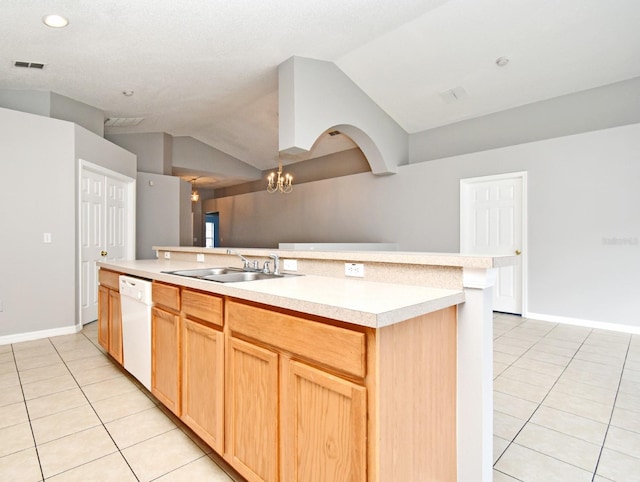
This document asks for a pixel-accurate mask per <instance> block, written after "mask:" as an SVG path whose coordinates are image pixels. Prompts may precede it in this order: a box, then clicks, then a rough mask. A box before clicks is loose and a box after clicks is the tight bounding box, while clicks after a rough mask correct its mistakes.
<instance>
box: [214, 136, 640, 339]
mask: <svg viewBox="0 0 640 482" xmlns="http://www.w3.org/2000/svg"><path fill="white" fill-rule="evenodd" d="M516 171H528V173H529V185H528V189H529V198H528V204H529V224H528V231H529V292H528V295H529V311H530V312H533V313H539V314H544V315H555V316H562V317H568V318H576V319H581V320H592V321H601V322H610V323H622V324H627V325H633V326H636V327H640V318H639V317H638V316H637V313H636V307H635V300H636V299H637V293H640V275H639V274H638V273H639V272H640V244H639V242H638V239H639V238H640V212H639V211H640V208H639V206H640V189H638V184H639V181H640V124H634V125H629V126H624V127H617V128H612V129H604V130H600V131H594V132H588V133H584V134H577V135H573V136H566V137H560V138H555V139H549V140H543V141H538V142H532V143H528V144H521V145H517V146H511V147H504V148H500V149H494V150H487V151H483V152H477V153H471V154H465V155H460V156H455V157H450V158H446V159H440V160H435V161H430V162H421V163H417V164H412V165H407V166H401V167H400V168H399V172H398V174H396V175H393V176H388V177H375V176H373V175H371V174H370V173H363V174H356V175H353V176H347V177H342V178H336V179H330V180H323V181H318V182H312V183H307V184H303V185H299V186H295V188H294V191H293V193H292V194H289V195H276V194H268V193H266V192H258V193H250V194H244V195H239V196H233V197H228V198H220V199H214V200H209V201H205V203H204V211H207V212H210V211H218V212H219V213H220V223H221V224H220V229H221V236H222V244H223V245H224V246H254V247H256V246H264V247H276V246H277V244H278V243H279V242H397V243H398V244H399V247H400V249H401V250H410V251H445V252H447V251H448V252H455V251H458V250H459V202H460V201H459V181H460V179H462V178H468V177H476V176H483V175H492V174H500V173H506V172H516ZM609 238H616V239H623V240H628V241H626V242H629V243H632V244H606V243H607V241H606V240H607V239H609ZM603 239H604V240H605V241H604V242H603Z"/></svg>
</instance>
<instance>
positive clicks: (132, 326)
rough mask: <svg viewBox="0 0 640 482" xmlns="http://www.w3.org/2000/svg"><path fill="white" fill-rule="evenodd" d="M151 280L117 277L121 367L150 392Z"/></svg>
mask: <svg viewBox="0 0 640 482" xmlns="http://www.w3.org/2000/svg"><path fill="white" fill-rule="evenodd" d="M151 305H152V302H151V281H147V280H143V279H140V278H133V277H130V276H123V275H121V276H120V306H121V309H122V351H123V358H124V368H125V370H127V371H128V372H129V373H131V374H132V375H133V376H134V377H136V378H137V379H138V381H139V382H140V383H142V384H143V385H144V386H145V387H146V388H147V390H149V391H151Z"/></svg>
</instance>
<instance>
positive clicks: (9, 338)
mask: <svg viewBox="0 0 640 482" xmlns="http://www.w3.org/2000/svg"><path fill="white" fill-rule="evenodd" d="M81 330H82V325H80V326H78V325H71V326H63V327H62V328H53V329H51V330H40V331H30V332H27V333H16V334H15V335H5V336H0V345H8V344H9V343H20V342H21V341H31V340H39V339H41V338H49V337H52V336H60V335H72V334H74V333H78V332H79V331H81Z"/></svg>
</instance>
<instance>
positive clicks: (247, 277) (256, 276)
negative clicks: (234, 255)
mask: <svg viewBox="0 0 640 482" xmlns="http://www.w3.org/2000/svg"><path fill="white" fill-rule="evenodd" d="M284 277H285V275H282V274H273V273H261V272H258V271H243V272H241V273H224V274H212V275H209V276H203V277H202V279H206V280H208V281H217V282H218V283H237V282H239V281H256V280H261V279H278V278H284Z"/></svg>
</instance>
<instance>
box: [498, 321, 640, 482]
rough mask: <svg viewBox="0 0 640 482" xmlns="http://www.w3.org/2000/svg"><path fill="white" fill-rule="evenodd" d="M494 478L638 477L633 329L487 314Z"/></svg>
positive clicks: (639, 377) (639, 385)
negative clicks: (490, 321) (491, 360)
mask: <svg viewBox="0 0 640 482" xmlns="http://www.w3.org/2000/svg"><path fill="white" fill-rule="evenodd" d="M493 327H494V352H493V355H494V424H493V456H494V471H493V480H494V481H500V482H502V481H514V480H520V481H527V482H529V481H544V482H551V481H563V482H565V481H571V482H580V481H594V482H605V481H610V480H613V481H619V482H632V481H640V336H638V335H629V334H625V333H619V332H613V331H605V330H595V329H590V328H584V327H578V326H570V325H560V324H556V323H547V322H543V321H534V320H527V319H524V318H521V317H517V316H511V315H505V314H496V315H495V316H494V323H493Z"/></svg>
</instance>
